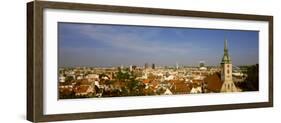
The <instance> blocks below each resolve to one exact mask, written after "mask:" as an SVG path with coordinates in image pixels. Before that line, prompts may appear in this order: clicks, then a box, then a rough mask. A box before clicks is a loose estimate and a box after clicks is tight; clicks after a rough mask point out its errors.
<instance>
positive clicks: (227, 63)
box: [221, 40, 238, 92]
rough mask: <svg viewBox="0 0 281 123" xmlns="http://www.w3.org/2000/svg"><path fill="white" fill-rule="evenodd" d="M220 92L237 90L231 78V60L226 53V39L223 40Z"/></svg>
mask: <svg viewBox="0 0 281 123" xmlns="http://www.w3.org/2000/svg"><path fill="white" fill-rule="evenodd" d="M221 81H222V82H223V84H222V87H221V92H237V91H238V90H237V88H236V86H235V85H234V83H233V80H232V62H231V58H230V56H229V54H228V47H227V40H225V41H224V54H223V57H222V61H221Z"/></svg>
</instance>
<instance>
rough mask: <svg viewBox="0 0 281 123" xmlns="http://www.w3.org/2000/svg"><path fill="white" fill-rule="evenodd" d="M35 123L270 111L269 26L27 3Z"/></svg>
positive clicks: (167, 12)
mask: <svg viewBox="0 0 281 123" xmlns="http://www.w3.org/2000/svg"><path fill="white" fill-rule="evenodd" d="M27 66H28V68H27V119H28V120H29V121H33V122H46V121H60V120H79V119H91V118H107V117H122V116H139V115H154V114H168V113H185V112H199V111H213V110H230V109H243V108H259V107H272V106H273V17H272V16H266V15H248V14H234V13H217V12H202V11H187V10H171V9H156V8H140V7H126V6H109V5H95V4H82V3H63V2H46V1H34V2H30V3H27Z"/></svg>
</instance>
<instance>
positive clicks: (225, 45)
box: [224, 39, 228, 51]
mask: <svg viewBox="0 0 281 123" xmlns="http://www.w3.org/2000/svg"><path fill="white" fill-rule="evenodd" d="M224 50H225V51H227V50H228V49H227V39H225V40H224Z"/></svg>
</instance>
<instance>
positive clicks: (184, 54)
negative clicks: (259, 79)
mask: <svg viewBox="0 0 281 123" xmlns="http://www.w3.org/2000/svg"><path fill="white" fill-rule="evenodd" d="M58 27H59V29H58V30H59V32H58V37H59V38H58V39H59V42H58V44H59V54H58V55H59V67H76V66H86V67H91V66H120V65H124V66H129V65H137V66H143V65H144V64H145V63H149V64H155V65H156V66H174V65H176V63H178V64H179V65H185V66H194V65H196V66H198V64H199V62H200V61H205V63H206V65H208V66H209V65H210V66H217V65H219V64H220V61H221V57H222V56H223V48H224V47H223V46H224V43H223V42H224V40H225V39H227V40H228V47H229V54H230V56H231V58H232V59H233V64H234V65H248V64H258V31H242V30H218V29H195V28H174V27H173V28H171V27H169V28H168V27H147V26H126V25H101V24H78V23H59V24H58Z"/></svg>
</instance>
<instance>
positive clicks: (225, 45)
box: [221, 39, 231, 64]
mask: <svg viewBox="0 0 281 123" xmlns="http://www.w3.org/2000/svg"><path fill="white" fill-rule="evenodd" d="M221 63H222V64H224V63H226V64H230V63H231V59H230V56H229V54H228V46H227V39H225V40H224V54H223V58H222V62H221Z"/></svg>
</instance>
